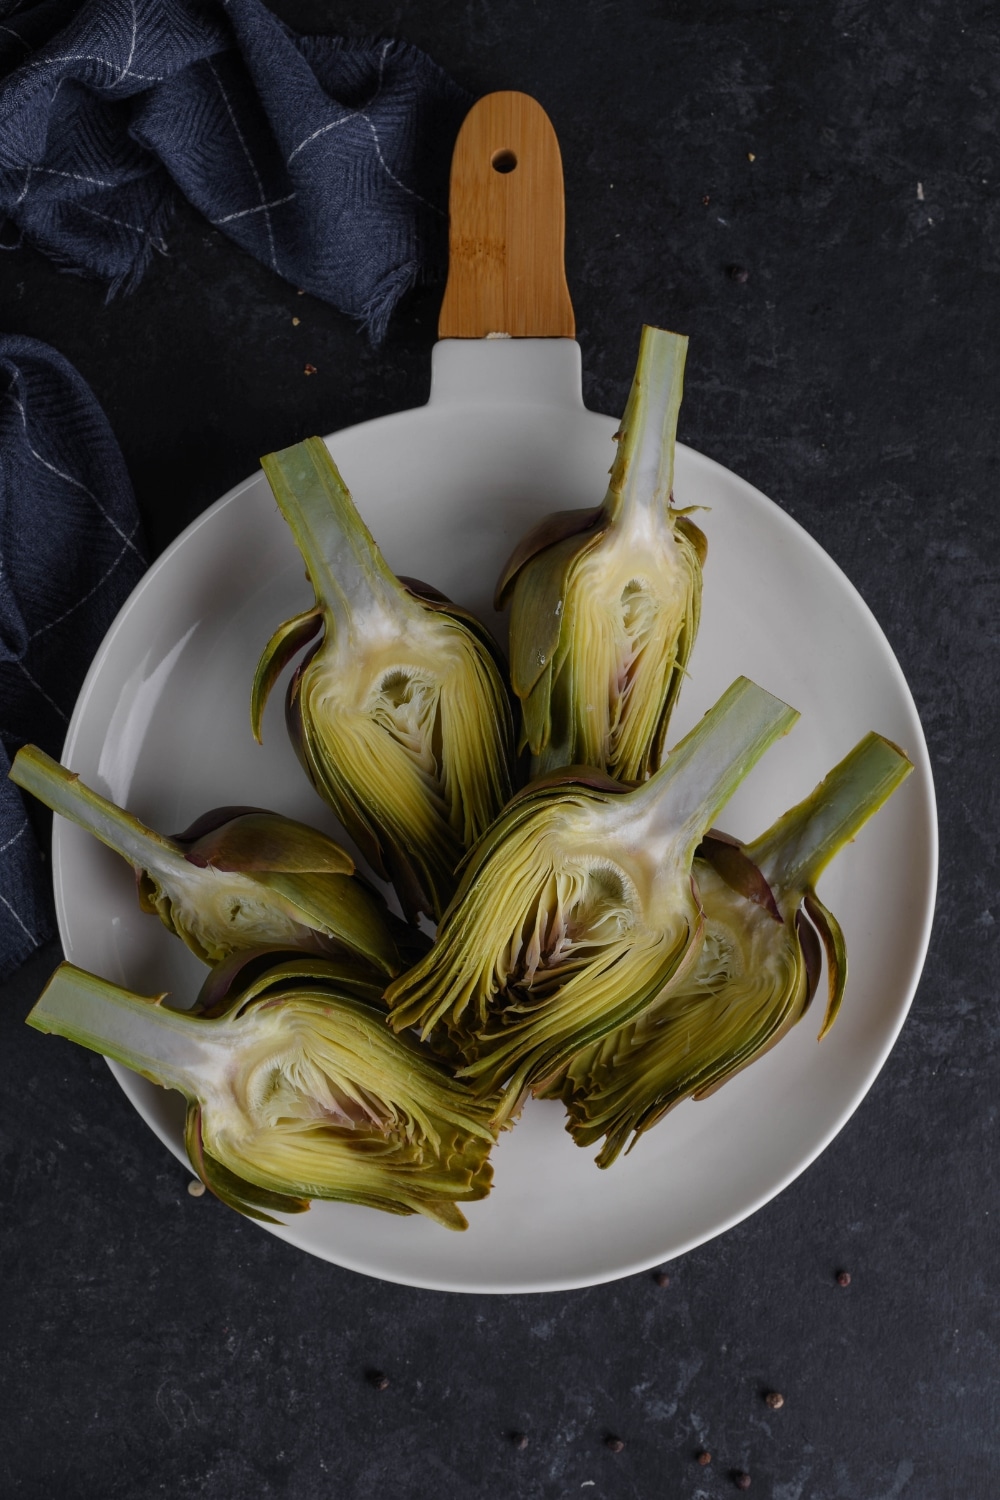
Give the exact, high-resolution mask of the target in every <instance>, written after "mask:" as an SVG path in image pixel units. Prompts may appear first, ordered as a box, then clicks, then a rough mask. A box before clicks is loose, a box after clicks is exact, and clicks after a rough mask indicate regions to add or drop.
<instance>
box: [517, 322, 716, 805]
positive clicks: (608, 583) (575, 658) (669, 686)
mask: <svg viewBox="0 0 1000 1500" xmlns="http://www.w3.org/2000/svg"><path fill="white" fill-rule="evenodd" d="M687 343H688V341H687V339H686V338H684V337H682V336H681V335H680V334H676V333H667V332H665V331H664V330H663V329H660V328H649V327H646V328H644V329H643V331H642V339H641V342H640V345H639V361H638V365H637V367H636V372H635V377H634V379H633V382H632V390H631V393H630V394H629V398H628V404H627V406H626V408H625V415H624V417H623V418H622V424H621V428H620V430H619V432H618V434H617V438H618V452H617V455H616V458H615V462H614V466H613V468H612V470H611V482H610V484H609V486H608V492H607V495H606V497H605V499H604V503H603V504H602V505H601V506H600V507H599V508H598V509H597V510H579V511H561V512H557V513H556V514H554V515H551V516H549V517H548V518H547V519H546V520H544V521H543V522H542V523H541V524H540V525H539V526H537V527H536V528H535V529H534V530H533V531H531V532H530V533H529V534H528V535H527V536H526V537H525V538H524V539H523V540H522V541H521V543H520V544H519V546H518V547H517V548H516V550H515V552H514V554H513V556H512V557H511V559H510V561H509V562H508V564H507V566H506V568H505V569H504V572H503V574H502V575H501V578H500V582H499V584H498V586H497V596H496V606H497V608H498V609H500V608H502V607H503V605H504V604H505V603H506V602H507V601H508V600H509V602H510V606H511V618H510V661H511V681H512V684H513V687H514V691H515V693H516V694H517V696H518V698H520V700H521V707H522V723H523V740H524V743H526V744H527V745H528V746H529V747H530V749H531V754H532V774H533V775H538V774H544V773H545V772H547V771H551V770H555V769H556V768H558V767H560V766H568V765H587V766H595V767H597V768H598V769H599V770H602V771H606V772H607V773H608V775H610V776H613V777H615V778H616V779H617V780H621V781H644V780H645V779H646V778H647V777H648V776H650V775H651V774H652V772H653V771H655V770H656V768H657V766H658V765H659V764H660V760H661V759H662V755H663V748H664V743H665V739H666V733H667V725H668V723H669V720H670V714H671V711H672V709H673V706H674V704H675V702H676V700H677V695H678V693H679V691H680V686H681V681H682V679H683V677H684V674H685V671H686V668H687V662H688V658H689V656H690V655H691V650H692V647H693V646H694V640H695V636H696V634H697V631H698V619H699V614H700V610H701V568H702V563H703V562H704V560H705V554H706V551H707V543H706V541H705V537H704V535H703V533H702V532H701V531H700V530H699V528H698V527H697V526H695V525H694V523H693V522H692V521H691V520H690V519H689V517H688V516H687V515H685V514H684V513H683V512H682V511H677V510H674V509H673V506H672V490H673V475H674V442H675V437H676V432H677V413H678V410H679V408H680V403H681V385H682V380H683V374H684V360H685V356H686V354H687Z"/></svg>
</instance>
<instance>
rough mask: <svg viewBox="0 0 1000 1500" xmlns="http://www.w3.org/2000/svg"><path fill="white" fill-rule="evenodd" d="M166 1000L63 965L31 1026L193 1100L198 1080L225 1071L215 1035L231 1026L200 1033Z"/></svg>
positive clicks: (215, 1025)
mask: <svg viewBox="0 0 1000 1500" xmlns="http://www.w3.org/2000/svg"><path fill="white" fill-rule="evenodd" d="M160 999H162V996H151V997H150V998H149V999H142V998H140V997H138V996H136V995H133V994H130V993H129V991H128V990H123V989H119V987H118V986H117V985H115V984H111V983H110V982H109V981H108V980H106V979H98V978H97V976H96V975H94V974H87V973H86V972H85V971H84V970H83V969H78V968H76V967H75V966H74V965H73V964H68V963H63V964H60V965H59V967H58V969H57V970H56V972H55V973H54V974H53V976H52V978H51V979H50V980H49V982H48V984H47V985H46V987H45V989H44V991H43V992H42V995H41V997H40V998H39V1000H38V1002H37V1004H36V1005H35V1007H34V1009H33V1010H32V1011H31V1013H30V1014H29V1016H28V1017H27V1021H28V1025H29V1026H34V1027H35V1028H36V1030H38V1031H47V1032H51V1033H52V1034H54V1035H56V1036H64V1037H67V1038H68V1040H69V1041H71V1042H77V1043H78V1044H79V1045H80V1046H81V1047H89V1048H90V1050H91V1051H92V1052H100V1053H101V1054H102V1055H103V1056H104V1057H113V1058H114V1060H115V1061H116V1062H120V1063H122V1064H123V1065H124V1066H125V1067H126V1068H131V1069H132V1070H133V1072H135V1073H141V1074H142V1076H143V1077H144V1078H149V1079H151V1080H152V1081H153V1083H158V1084H161V1085H162V1086H163V1087H164V1088H170V1089H178V1090H179V1091H180V1092H181V1093H182V1094H183V1095H184V1096H185V1097H186V1098H187V1099H193V1098H194V1097H195V1093H194V1091H193V1090H192V1080H193V1079H194V1078H196V1077H198V1076H200V1075H205V1076H211V1075H212V1074H213V1073H214V1074H218V1072H219V1070H220V1046H219V1039H218V1037H217V1036H216V1035H214V1034H213V1032H217V1031H218V1029H219V1027H220V1025H224V1024H225V1023H220V1022H214V1021H202V1022H200V1023H199V1025H198V1027H197V1028H195V1027H193V1026H192V1024H191V1018H190V1017H189V1016H184V1015H182V1014H179V1013H178V1012H176V1011H172V1010H167V1009H165V1008H164V1007H163V1006H162V1005H161V1004H159V1000H160Z"/></svg>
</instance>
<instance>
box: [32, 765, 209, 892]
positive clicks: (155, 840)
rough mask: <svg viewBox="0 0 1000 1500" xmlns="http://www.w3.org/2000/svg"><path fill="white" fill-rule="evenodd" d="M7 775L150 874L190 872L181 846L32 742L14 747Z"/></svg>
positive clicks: (48, 805) (55, 810)
mask: <svg viewBox="0 0 1000 1500" xmlns="http://www.w3.org/2000/svg"><path fill="white" fill-rule="evenodd" d="M10 779H11V781H14V782H16V783H17V785H18V786H20V787H23V788H24V790H25V791H26V792H30V793H31V794H32V796H33V797H37V798H38V800H39V802H44V803H45V806H46V807H50V808H51V809H52V811H53V812H56V813H59V814H60V815H61V816H62V817H64V818H69V819H70V821H71V822H73V823H78V824H79V825H80V827H81V828H85V829H86V830H87V832H88V833H92V834H93V835H94V837H95V838H98V839H100V841H101V843H102V844H107V846H108V848H109V849H113V850H114V851H115V853H116V854H120V855H121V856H122V857H123V858H124V859H127V860H128V861H129V862H130V863H131V864H133V865H135V866H136V867H137V868H139V869H143V870H152V871H153V872H154V873H155V872H156V871H167V870H183V871H185V872H186V873H189V869H188V864H187V861H186V859H185V858H184V851H183V850H182V849H181V848H180V846H179V845H178V844H175V843H174V842H173V840H172V839H167V838H164V837H163V835H162V834H159V833H155V832H154V831H153V830H152V829H151V828H147V827H146V826H145V824H144V823H140V821H139V819H138V818H136V817H134V816H133V815H132V813H129V812H126V811H125V810H124V808H121V807H116V805H115V804H114V803H113V802H109V801H108V799H107V798H106V797H102V796H101V795H100V793H99V792H95V791H92V790H91V789H90V787H87V786H84V784H83V782H82V781H81V780H80V778H79V777H78V776H77V774H76V773H75V772H74V771H67V770H66V768H65V766H61V765H60V764H59V762H58V761H57V760H53V759H52V757H51V756H50V755H46V754H45V751H44V750H39V749H38V747H37V746H36V745H25V746H24V747H23V749H21V750H19V751H18V753H17V755H16V756H15V757H14V764H13V765H12V766H11V768H10Z"/></svg>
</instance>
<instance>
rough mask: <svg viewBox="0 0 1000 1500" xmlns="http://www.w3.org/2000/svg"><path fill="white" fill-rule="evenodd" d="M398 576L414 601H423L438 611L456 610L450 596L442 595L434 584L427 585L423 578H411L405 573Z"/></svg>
mask: <svg viewBox="0 0 1000 1500" xmlns="http://www.w3.org/2000/svg"><path fill="white" fill-rule="evenodd" d="M396 576H397V577H398V579H399V581H400V583H401V584H402V585H403V587H404V589H405V590H406V592H407V593H408V594H412V595H413V597H414V599H421V600H423V602H424V604H430V605H432V606H433V607H434V608H436V609H437V608H440V609H448V610H451V609H454V608H455V606H454V604H453V603H452V601H451V600H450V599H449V598H448V595H447V594H442V592H441V590H440V589H436V588H435V587H434V585H433V584H432V583H425V582H424V580H423V579H422V578H409V577H407V576H406V575H405V574H404V573H398V574H397V575H396Z"/></svg>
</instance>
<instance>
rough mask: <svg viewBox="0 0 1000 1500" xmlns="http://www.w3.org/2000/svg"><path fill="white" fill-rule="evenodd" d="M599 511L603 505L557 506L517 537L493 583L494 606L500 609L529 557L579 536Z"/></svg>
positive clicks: (589, 527) (597, 521)
mask: <svg viewBox="0 0 1000 1500" xmlns="http://www.w3.org/2000/svg"><path fill="white" fill-rule="evenodd" d="M603 512H604V507H603V505H597V506H594V507H592V508H590V509H587V510H557V511H553V512H552V514H551V515H548V516H546V517H545V518H544V520H542V521H539V523H538V525H537V526H533V527H532V529H531V530H530V531H529V532H527V533H526V534H525V535H524V536H523V537H522V538H521V540H520V541H519V542H518V544H517V546H516V547H515V548H514V550H513V552H512V553H511V555H510V557H509V558H508V559H507V562H506V564H505V566H504V569H503V571H502V573H501V574H500V579H499V582H498V583H497V587H496V594H495V596H494V600H493V606H494V608H495V609H497V610H501V609H503V607H504V605H505V604H506V603H507V599H508V597H509V595H510V590H511V588H512V586H513V584H514V580H515V579H516V578H517V575H518V574H519V573H520V571H521V569H522V568H523V567H524V566H525V565H526V564H527V563H529V562H531V560H532V558H534V557H537V555H538V554H539V552H545V551H546V550H547V549H548V548H549V547H554V546H555V545H556V544H557V543H558V542H564V541H566V540H567V539H568V538H569V537H573V536H579V535H580V534H581V532H584V531H591V530H593V529H595V528H596V527H597V526H599V525H600V522H601V519H602V516H603Z"/></svg>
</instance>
